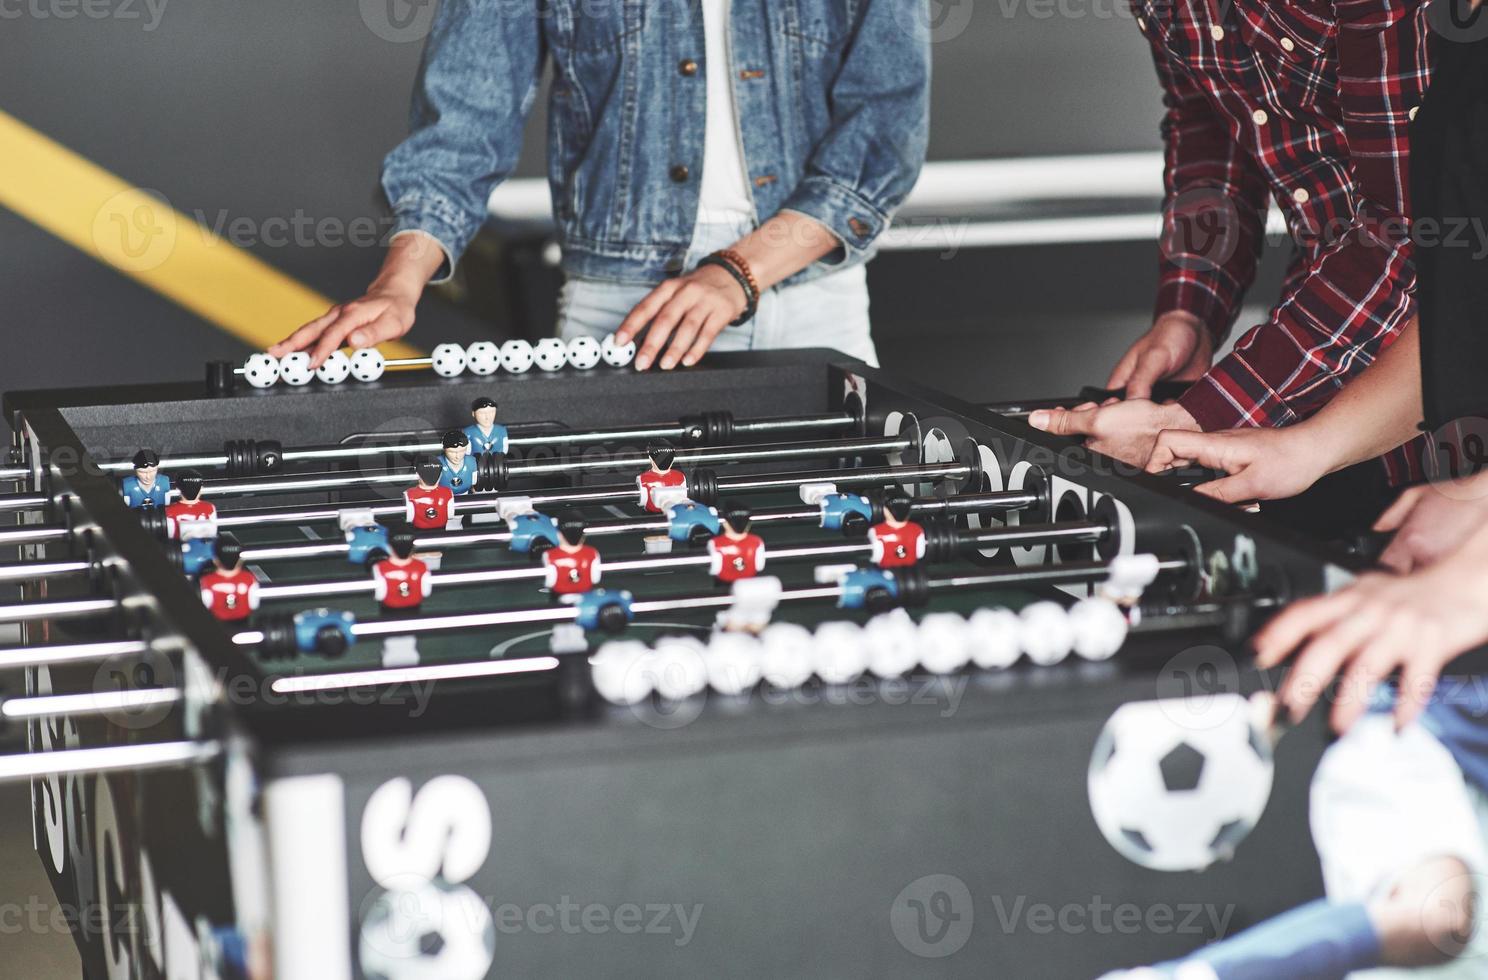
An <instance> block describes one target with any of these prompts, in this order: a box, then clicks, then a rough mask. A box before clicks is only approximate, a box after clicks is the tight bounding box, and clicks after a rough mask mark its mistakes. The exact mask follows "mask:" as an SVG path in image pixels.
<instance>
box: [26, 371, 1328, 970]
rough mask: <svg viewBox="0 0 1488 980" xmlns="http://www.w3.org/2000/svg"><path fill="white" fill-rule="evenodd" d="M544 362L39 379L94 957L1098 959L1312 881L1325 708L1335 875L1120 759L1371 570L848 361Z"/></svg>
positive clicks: (1280, 792) (1284, 779)
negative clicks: (1129, 846)
mask: <svg viewBox="0 0 1488 980" xmlns="http://www.w3.org/2000/svg"><path fill="white" fill-rule="evenodd" d="M606 354H607V355H608V354H609V352H608V351H606ZM472 360H473V358H472ZM597 360H598V358H597V357H596V358H592V359H591V363H592V362H593V361H597ZM528 366H530V359H529V361H528V364H524V365H523V368H526V367H528ZM542 366H543V367H544V368H545V369H544V370H538V371H536V372H533V371H528V370H498V365H497V363H496V362H494V361H493V362H492V363H491V364H490V370H489V371H487V372H486V373H484V374H474V373H469V372H466V373H460V374H457V375H456V376H454V377H445V376H444V375H445V374H447V373H451V372H448V371H439V372H438V374H437V375H434V374H431V373H429V372H425V371H423V370H420V367H421V365H418V364H412V365H406V366H405V367H406V368H407V369H405V370H401V371H389V372H388V373H386V374H383V373H382V364H381V362H380V361H379V362H378V365H377V368H378V370H377V371H376V372H374V373H373V376H374V377H375V380H371V381H358V382H353V383H334V384H333V383H296V384H293V385H279V386H275V387H262V388H260V387H259V381H260V380H262V379H260V378H255V377H252V376H250V375H251V374H252V372H253V371H254V370H255V367H254V365H253V364H252V363H250V365H249V366H248V367H247V368H246V369H240V370H239V371H237V372H234V371H233V370H232V368H231V367H230V366H223V365H214V366H211V367H209V371H208V383H207V384H206V385H203V384H201V383H192V384H161V385H151V386H144V387H121V388H104V389H97V388H94V389H75V390H57V391H42V392H20V393H11V394H8V395H7V396H6V398H5V403H4V410H5V414H6V417H7V420H8V422H9V423H10V425H11V427H12V429H13V431H14V433H15V442H14V445H13V449H12V452H11V459H10V461H9V465H8V467H6V468H5V469H4V472H3V474H0V477H3V478H4V479H6V480H10V481H14V483H15V486H16V491H15V492H14V493H10V494H8V495H3V496H0V509H3V510H4V511H5V512H6V513H8V514H10V515H13V517H14V520H13V522H12V526H7V527H5V528H3V529H0V545H3V546H8V547H15V548H19V549H21V553H20V560H19V561H17V562H15V563H12V564H9V565H6V566H0V580H3V581H7V582H12V583H20V584H21V585H22V596H21V598H20V599H19V600H18V601H16V602H14V603H12V604H9V605H6V606H3V607H0V623H12V624H20V627H21V630H22V633H23V640H24V643H23V645H21V646H18V647H15V648H13V649H7V650H0V669H3V668H10V669H20V668H24V670H25V677H26V689H25V690H23V691H22V690H14V691H10V692H7V694H8V697H7V698H6V699H5V700H3V701H0V719H3V720H4V722H5V723H6V724H7V725H10V726H16V727H18V728H23V729H24V732H25V739H26V744H27V747H28V749H29V751H27V752H23V753H17V754H12V755H9V756H5V757H0V779H6V780H27V781H29V782H30V785H31V790H32V799H33V816H34V825H35V845H36V849H37V851H38V853H39V855H40V858H41V860H42V862H43V863H44V864H45V866H46V868H47V870H48V872H49V874H50V876H51V879H52V881H53V884H54V886H55V889H56V892H57V896H58V899H59V902H60V903H62V904H63V905H65V906H66V907H68V908H69V909H72V910H74V911H75V912H76V916H75V922H74V923H73V931H74V934H75V936H76V938H77V941H78V946H79V949H80V950H81V953H82V956H83V961H84V968H85V972H86V974H87V975H88V976H90V977H95V976H96V977H110V978H114V977H129V978H157V977H158V978H169V980H175V978H188V977H189V978H197V977H219V978H229V977H241V978H255V980H257V978H266V977H270V976H272V977H277V978H280V980H298V978H313V980H333V978H340V977H368V978H384V980H412V978H440V980H478V978H483V977H488V976H489V977H501V976H615V977H635V976H682V975H687V976H717V977H725V976H738V977H758V976H812V977H836V976H841V977H865V976H905V975H933V976H978V977H986V976H1008V977H1024V976H1032V975H1035V973H1037V974H1038V975H1046V976H1051V977H1060V978H1063V977H1079V976H1095V975H1097V974H1099V973H1100V972H1102V971H1103V970H1104V969H1105V968H1106V967H1107V966H1109V965H1110V964H1111V962H1112V959H1113V958H1114V957H1116V956H1118V955H1119V956H1120V957H1121V958H1123V959H1124V960H1126V961H1136V960H1139V959H1142V958H1147V959H1158V958H1162V957H1163V956H1170V955H1174V954H1176V953H1180V952H1183V951H1185V950H1187V949H1190V948H1193V947H1195V946H1197V945H1199V944H1201V943H1202V942H1204V941H1206V940H1208V939H1212V938H1214V936H1215V935H1216V934H1218V933H1230V932H1233V931H1235V930H1237V929H1239V928H1241V927H1243V926H1244V925H1246V924H1248V923H1251V922H1254V921H1258V920H1259V919H1261V918H1264V917H1265V916H1268V915H1271V914H1273V913H1275V912H1278V911H1280V910H1283V909H1286V908H1289V907H1292V906H1294V905H1296V904H1299V903H1300V902H1301V901H1304V900H1306V899H1308V898H1311V897H1313V896H1314V895H1315V894H1317V893H1318V891H1319V890H1320V885H1319V882H1318V879H1317V875H1316V872H1315V871H1308V870H1305V869H1306V868H1308V867H1311V865H1310V864H1309V863H1308V862H1309V859H1310V855H1311V849H1310V844H1309V843H1308V840H1307V835H1306V827H1307V824H1306V820H1305V800H1306V791H1305V787H1306V781H1307V778H1308V775H1309V774H1310V766H1311V762H1312V761H1313V760H1315V758H1316V754H1315V752H1312V751H1311V750H1312V749H1316V750H1320V748H1321V745H1322V737H1321V734H1320V733H1318V735H1317V737H1316V738H1313V739H1312V741H1311V742H1308V741H1307V740H1306V739H1307V738H1309V737H1310V736H1301V735H1299V736H1298V737H1296V738H1295V739H1293V740H1292V744H1294V745H1295V746H1296V748H1294V749H1293V751H1291V752H1290V753H1289V755H1288V757H1287V758H1286V759H1283V760H1280V764H1279V766H1278V769H1277V772H1276V783H1275V789H1274V792H1273V793H1272V796H1271V803H1270V807H1269V809H1268V810H1267V817H1266V819H1264V820H1262V821H1261V822H1260V824H1259V826H1257V827H1256V829H1255V830H1254V833H1252V834H1251V837H1250V840H1249V842H1248V843H1247V844H1246V845H1245V847H1253V848H1256V849H1257V850H1258V851H1259V850H1262V849H1264V850H1265V852H1266V853H1267V854H1268V855H1276V854H1280V855H1284V856H1287V857H1289V858H1294V859H1295V860H1293V861H1292V863H1293V865H1294V866H1295V867H1297V868H1298V869H1299V870H1298V871H1297V873H1296V874H1295V875H1291V876H1278V875H1275V874H1274V873H1273V872H1271V871H1268V870H1267V867H1274V866H1275V862H1274V860H1273V861H1272V862H1270V863H1269V864H1264V863H1256V864H1247V863H1246V862H1244V861H1235V862H1231V863H1220V864H1217V865H1215V866H1214V867H1212V868H1210V869H1209V870H1207V871H1205V872H1204V873H1203V874H1199V875H1188V876H1183V877H1175V876H1171V875H1164V874H1161V873H1158V872H1155V871H1151V870H1148V869H1144V868H1140V867H1137V866H1136V865H1134V864H1132V863H1130V862H1128V861H1126V860H1124V859H1123V858H1122V857H1121V856H1119V855H1118V854H1116V853H1115V851H1113V850H1112V848H1111V847H1110V846H1108V844H1107V843H1106V841H1105V840H1104V839H1103V838H1102V835H1101V833H1100V832H1099V831H1098V830H1097V827H1096V826H1095V823H1094V821H1093V820H1092V818H1091V813H1090V808H1089V805H1088V804H1087V802H1086V782H1087V769H1088V768H1089V765H1090V758H1091V750H1092V746H1093V745H1094V744H1095V742H1096V737H1097V733H1098V732H1099V730H1100V727H1101V723H1102V721H1103V720H1104V719H1105V718H1106V717H1107V716H1109V715H1110V714H1111V712H1112V711H1113V710H1115V709H1116V708H1117V707H1119V706H1120V705H1122V704H1124V703H1126V702H1130V701H1141V700H1151V699H1154V698H1164V697H1169V698H1184V697H1192V696H1196V695H1197V696H1202V695H1205V694H1206V693H1215V692H1224V691H1242V690H1244V689H1246V688H1247V687H1252V686H1255V685H1256V684H1257V683H1258V679H1257V678H1256V676H1255V675H1254V672H1253V671H1252V670H1251V669H1250V668H1249V667H1248V666H1247V660H1246V658H1245V656H1244V655H1243V649H1244V641H1245V639H1246V638H1247V636H1248V635H1249V634H1250V632H1252V631H1253V630H1254V629H1255V628H1256V626H1257V625H1258V624H1259V623H1260V622H1261V621H1263V619H1264V617H1265V616H1266V615H1267V614H1268V613H1269V612H1270V611H1271V610H1272V609H1274V608H1276V607H1277V606H1278V605H1280V604H1283V603H1285V602H1286V601H1287V600H1288V599H1290V598H1293V597H1296V596H1303V595H1309V594H1314V593H1317V592H1319V591H1322V590H1325V589H1328V588H1331V587H1333V586H1334V585H1335V584H1336V583H1337V582H1340V581H1343V580H1344V579H1346V578H1347V577H1348V576H1349V575H1350V574H1351V573H1352V572H1353V571H1354V570H1355V568H1356V566H1355V565H1354V564H1353V563H1352V561H1351V559H1350V558H1349V557H1348V556H1347V555H1343V554H1339V553H1334V552H1333V551H1331V550H1328V549H1325V548H1323V547H1322V546H1321V545H1318V544H1315V543H1312V542H1309V541H1307V540H1304V539H1301V538H1299V537H1296V536H1294V535H1292V534H1291V533H1290V532H1287V531H1284V530H1281V529H1279V528H1276V527H1274V526H1272V525H1270V524H1268V523H1267V522H1266V521H1265V520H1263V519H1261V518H1260V517H1257V516H1255V515H1250V514H1246V513H1242V512H1238V511H1236V510H1234V509H1231V508H1227V507H1224V506H1221V505H1218V504H1215V503H1213V502H1210V501H1208V500H1206V499H1204V498H1202V497H1200V496H1198V495H1196V494H1194V493H1193V492H1191V491H1190V490H1188V489H1187V488H1186V487H1185V485H1184V481H1183V480H1182V479H1181V478H1168V477H1163V478H1157V477H1151V476H1146V475H1143V474H1140V473H1135V472H1131V471H1129V470H1124V469H1122V468H1121V467H1120V466H1119V464H1116V463H1115V462H1114V461H1112V460H1109V459H1106V458H1104V457H1101V456H1098V455H1095V454H1093V453H1090V452H1088V451H1087V450H1085V449H1084V448H1082V447H1080V446H1079V445H1077V444H1074V443H1070V442H1068V441H1065V440H1060V439H1057V438H1053V437H1049V436H1046V435H1044V434H1042V433H1039V432H1036V431H1034V430H1032V429H1031V428H1029V427H1027V426H1026V425H1025V424H1024V423H1023V422H1022V420H1021V414H1022V410H1023V409H1026V408H1027V406H1017V405H1000V406H986V405H973V404H968V403H965V402H961V401H958V400H956V399H953V398H950V397H947V396H945V395H942V394H940V393H937V392H934V391H931V390H928V389H926V388H924V387H921V386H919V385H916V384H911V383H907V382H903V381H900V380H896V379H895V378H894V377H893V376H892V374H891V373H888V372H884V371H881V370H878V369H874V368H870V367H867V366H866V365H863V364H861V363H859V362H856V361H853V360H851V359H847V358H844V357H842V356H840V355H836V354H834V353H832V352H827V351H792V352H773V353H751V354H730V355H719V356H713V357H710V358H708V359H707V360H706V361H705V362H704V364H703V365H702V366H700V367H699V368H696V369H692V370H687V371H678V372H649V373H645V374H639V373H636V372H633V371H631V370H629V369H628V368H626V367H624V366H623V365H619V366H617V365H610V364H603V363H597V364H592V366H590V367H589V368H588V369H587V370H575V369H559V368H557V367H554V368H552V369H546V368H547V367H548V366H547V365H542ZM435 367H436V369H437V368H438V367H439V365H437V364H436V365H435ZM346 373H347V372H342V373H341V375H340V377H338V378H335V379H326V380H327V381H331V380H334V381H337V382H345V381H346ZM359 377H360V375H359ZM244 380H248V381H251V382H253V384H252V385H249V384H244V383H243V382H244ZM296 381H297V382H302V381H303V382H308V381H309V372H308V371H305V372H304V377H303V378H298V379H296ZM1134 839H1135V838H1134ZM1243 854H1244V850H1243V849H1242V851H1241V855H1242V856H1243ZM1257 864H1262V865H1263V866H1257ZM1159 919H1160V921H1158V920H1159ZM1155 923H1156V924H1155Z"/></svg>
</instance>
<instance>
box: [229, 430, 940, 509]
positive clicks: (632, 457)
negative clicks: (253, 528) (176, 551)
mask: <svg viewBox="0 0 1488 980" xmlns="http://www.w3.org/2000/svg"><path fill="white" fill-rule="evenodd" d="M910 447H911V443H910V441H909V440H908V439H899V438H895V439H846V440H842V441H840V442H836V443H821V442H810V443H775V444H771V445H764V446H751V447H745V448H740V447H728V448H721V449H695V450H683V451H680V452H678V453H677V455H676V461H677V464H678V465H683V466H696V465H708V464H712V463H734V462H739V463H743V462H765V461H785V460H793V459H810V458H813V457H834V456H855V455H860V454H861V455H880V454H883V453H892V452H902V451H903V450H906V449H909V448H910ZM648 463H649V460H648V458H647V457H646V455H645V454H644V453H621V454H616V455H614V456H609V457H607V458H605V459H595V460H568V461H558V462H552V463H523V462H515V463H512V464H511V465H510V468H509V471H508V472H509V478H510V479H514V480H515V479H522V478H525V477H537V476H553V475H562V474H567V473H585V472H591V471H606V472H607V471H610V470H624V469H626V468H634V469H636V470H637V471H638V472H639V471H640V470H641V469H643V468H644V467H645V466H647V465H648ZM409 479H410V478H409V475H408V473H407V472H406V471H402V470H400V471H398V472H393V473H358V474H353V475H345V474H309V475H306V476H286V477H279V478H269V479H265V478H258V477H255V478H248V479H244V480H237V481H234V480H209V481H207V483H206V484H205V492H206V493H207V494H208V495H209V496H212V497H223V496H233V495H237V494H262V493H283V492H302V491H313V490H336V489H341V488H345V487H363V486H380V485H384V484H392V483H397V484H405V485H406V484H407V483H408V481H409Z"/></svg>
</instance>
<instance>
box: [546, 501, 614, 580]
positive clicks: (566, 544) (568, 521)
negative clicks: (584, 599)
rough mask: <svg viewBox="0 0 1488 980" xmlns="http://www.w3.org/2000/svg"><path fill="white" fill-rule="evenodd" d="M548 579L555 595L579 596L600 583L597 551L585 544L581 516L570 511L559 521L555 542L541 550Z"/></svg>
mask: <svg viewBox="0 0 1488 980" xmlns="http://www.w3.org/2000/svg"><path fill="white" fill-rule="evenodd" d="M542 560H543V565H544V567H546V569H547V573H548V574H547V578H546V579H545V580H544V582H543V584H544V585H545V586H547V587H548V588H549V589H551V590H552V591H553V594H554V595H555V596H560V597H562V596H570V595H582V594H583V593H585V592H588V591H589V590H590V589H593V588H594V587H595V586H596V585H598V584H599V576H600V561H599V552H598V551H596V550H595V549H594V548H593V547H591V546H590V545H587V544H585V543H584V519H583V518H582V517H580V516H579V515H578V514H576V513H574V512H572V511H569V512H568V513H565V514H564V515H563V518H562V520H560V521H559V522H558V543H557V544H556V545H554V546H553V547H551V548H549V549H548V550H547V551H544V552H543V557H542Z"/></svg>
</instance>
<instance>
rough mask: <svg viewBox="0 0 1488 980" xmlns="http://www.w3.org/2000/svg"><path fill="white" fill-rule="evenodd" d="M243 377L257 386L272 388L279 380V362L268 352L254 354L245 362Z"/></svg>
mask: <svg viewBox="0 0 1488 980" xmlns="http://www.w3.org/2000/svg"><path fill="white" fill-rule="evenodd" d="M243 377H244V378H246V379H247V380H248V383H249V384H251V385H252V386H253V387H255V388H272V387H274V382H276V381H278V380H279V362H278V361H276V360H275V359H274V358H272V357H270V356H269V355H268V354H254V355H253V356H252V357H250V358H248V360H247V361H245V362H244V364H243Z"/></svg>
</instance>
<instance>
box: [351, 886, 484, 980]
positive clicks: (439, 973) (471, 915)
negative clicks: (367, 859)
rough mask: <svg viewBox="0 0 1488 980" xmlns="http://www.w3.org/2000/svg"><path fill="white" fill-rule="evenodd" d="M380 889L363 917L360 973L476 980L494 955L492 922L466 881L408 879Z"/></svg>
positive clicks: (406, 979)
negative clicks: (404, 885)
mask: <svg viewBox="0 0 1488 980" xmlns="http://www.w3.org/2000/svg"><path fill="white" fill-rule="evenodd" d="M408 877H409V879H410V884H409V886H408V887H407V888H397V889H393V890H390V891H387V892H384V893H383V894H381V895H379V896H378V897H377V899H376V900H375V901H374V902H373V903H372V904H371V907H370V908H368V909H367V912H366V914H365V915H363V917H362V927H361V939H360V942H359V943H358V953H359V957H360V959H361V967H362V973H363V974H364V975H366V976H367V977H369V978H371V977H376V978H380V980H480V978H482V977H484V976H485V975H486V973H487V971H489V970H490V968H491V960H492V958H493V957H495V955H496V925H495V923H494V922H493V921H492V919H491V911H490V909H488V908H487V907H486V905H485V903H484V902H482V901H481V898H480V896H479V895H477V894H476V893H475V892H473V891H471V890H470V888H469V887H467V886H465V885H451V884H447V883H444V882H442V881H441V882H428V881H423V882H417V883H413V876H412V875H410V876H408Z"/></svg>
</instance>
